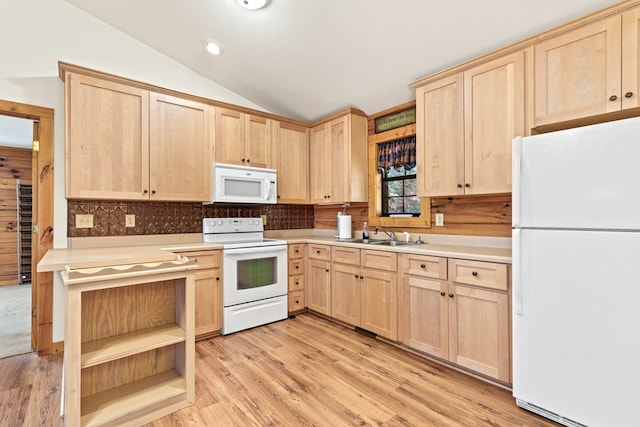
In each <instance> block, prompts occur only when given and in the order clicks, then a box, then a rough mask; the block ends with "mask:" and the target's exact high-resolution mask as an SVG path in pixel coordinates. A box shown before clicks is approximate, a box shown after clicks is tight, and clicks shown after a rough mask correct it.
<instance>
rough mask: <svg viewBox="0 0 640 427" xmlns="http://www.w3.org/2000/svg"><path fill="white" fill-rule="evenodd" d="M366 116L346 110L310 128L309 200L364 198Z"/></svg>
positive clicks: (365, 192)
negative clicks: (346, 111)
mask: <svg viewBox="0 0 640 427" xmlns="http://www.w3.org/2000/svg"><path fill="white" fill-rule="evenodd" d="M367 160H368V159H367V118H366V116H365V115H364V114H362V115H361V114H355V113H353V112H348V113H344V114H339V115H334V116H332V118H331V119H330V120H329V121H327V122H325V123H322V124H318V125H316V126H314V127H313V128H312V129H311V137H310V168H309V170H310V185H311V190H310V194H311V203H329V202H334V203H336V202H366V201H367V185H368V181H367Z"/></svg>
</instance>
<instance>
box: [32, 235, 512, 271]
mask: <svg viewBox="0 0 640 427" xmlns="http://www.w3.org/2000/svg"><path fill="white" fill-rule="evenodd" d="M334 233H335V232H333V231H331V230H298V231H296V230H291V231H290V230H282V231H275V232H269V231H267V232H265V235H266V237H269V238H276V239H282V240H285V241H287V242H288V243H312V244H323V245H335V246H349V247H357V248H360V249H367V250H383V251H388V252H400V253H412V254H419V255H430V256H438V257H446V258H461V259H469V260H474V261H488V262H497V263H501V264H510V263H511V247H510V240H509V239H504V238H481V237H480V238H478V237H464V236H450V237H447V236H429V235H426V236H424V235H423V236H422V240H424V241H425V243H423V244H421V245H415V246H401V247H393V246H384V247H381V246H377V245H368V244H363V243H352V242H343V241H340V240H338V239H336V238H335V237H333V234H334ZM414 240H415V238H414ZM69 246H70V248H68V249H51V250H49V251H48V252H47V253H46V254H45V256H44V257H43V258H42V260H41V261H40V262H39V263H38V266H37V271H39V272H47V271H60V270H64V269H65V268H66V266H69V268H72V269H76V268H89V267H105V266H113V265H123V264H137V263H145V262H161V261H170V260H173V259H175V258H176V255H175V253H174V252H189V251H203V250H212V249H221V248H222V246H221V245H219V244H215V243H204V242H202V235H201V234H199V233H192V234H180V235H156V236H122V237H94V238H75V239H70V240H69Z"/></svg>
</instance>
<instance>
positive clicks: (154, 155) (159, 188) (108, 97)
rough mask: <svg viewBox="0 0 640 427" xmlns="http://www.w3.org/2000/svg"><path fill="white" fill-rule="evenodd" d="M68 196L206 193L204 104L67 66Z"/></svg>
mask: <svg viewBox="0 0 640 427" xmlns="http://www.w3.org/2000/svg"><path fill="white" fill-rule="evenodd" d="M65 101H66V102H65V111H66V123H65V135H66V138H65V156H66V197H67V198H92V199H118V200H175V201H206V200H208V199H209V198H210V181H211V164H210V148H209V147H210V133H211V129H210V111H209V107H207V106H206V105H204V104H200V103H196V102H191V101H187V100H183V99H180V98H176V97H171V96H167V95H160V94H156V93H153V92H149V91H147V90H144V89H141V88H137V87H132V86H128V85H125V84H120V83H117V82H113V81H109V80H102V79H99V78H95V77H91V76H86V75H81V74H74V73H66V75H65Z"/></svg>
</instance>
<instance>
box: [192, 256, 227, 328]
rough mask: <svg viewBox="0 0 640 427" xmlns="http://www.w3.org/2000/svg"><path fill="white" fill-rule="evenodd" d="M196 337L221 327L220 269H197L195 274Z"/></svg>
mask: <svg viewBox="0 0 640 427" xmlns="http://www.w3.org/2000/svg"><path fill="white" fill-rule="evenodd" d="M195 279H196V280H195V294H196V310H195V317H196V319H195V320H196V338H198V337H200V336H202V337H206V336H210V335H211V334H213V333H215V332H218V331H220V329H221V328H222V271H221V269H220V268H214V269H205V270H199V271H197V272H196V274H195Z"/></svg>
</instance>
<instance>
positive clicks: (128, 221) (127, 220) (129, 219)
mask: <svg viewBox="0 0 640 427" xmlns="http://www.w3.org/2000/svg"><path fill="white" fill-rule="evenodd" d="M124 226H125V227H135V226H136V216H135V215H133V214H128V215H125V216H124Z"/></svg>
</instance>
